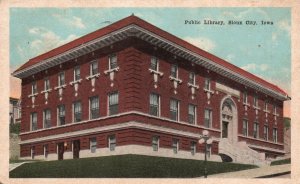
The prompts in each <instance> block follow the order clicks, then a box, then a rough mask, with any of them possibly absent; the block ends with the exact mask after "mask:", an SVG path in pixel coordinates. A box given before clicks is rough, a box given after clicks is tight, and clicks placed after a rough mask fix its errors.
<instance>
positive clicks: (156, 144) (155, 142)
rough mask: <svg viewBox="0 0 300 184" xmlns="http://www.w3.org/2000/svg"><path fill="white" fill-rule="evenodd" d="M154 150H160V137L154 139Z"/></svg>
mask: <svg viewBox="0 0 300 184" xmlns="http://www.w3.org/2000/svg"><path fill="white" fill-rule="evenodd" d="M152 148H153V151H158V148H159V137H158V136H153V137H152Z"/></svg>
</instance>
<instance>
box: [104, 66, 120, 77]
mask: <svg viewBox="0 0 300 184" xmlns="http://www.w3.org/2000/svg"><path fill="white" fill-rule="evenodd" d="M119 70H120V68H119V67H116V68H113V69H109V70H105V71H104V74H105V75H107V74H109V73H111V72H118V71H119Z"/></svg>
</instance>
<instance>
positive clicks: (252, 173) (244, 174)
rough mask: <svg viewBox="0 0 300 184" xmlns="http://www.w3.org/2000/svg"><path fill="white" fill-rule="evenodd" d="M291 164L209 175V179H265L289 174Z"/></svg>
mask: <svg viewBox="0 0 300 184" xmlns="http://www.w3.org/2000/svg"><path fill="white" fill-rule="evenodd" d="M290 171H291V164H284V165H274V166H264V167H260V168H257V169H248V170H243V171H237V172H229V173H222V174H214V175H209V176H208V178H264V177H268V176H272V175H280V174H284V173H289V172H290Z"/></svg>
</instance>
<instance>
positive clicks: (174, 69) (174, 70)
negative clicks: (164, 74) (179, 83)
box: [171, 65, 178, 78]
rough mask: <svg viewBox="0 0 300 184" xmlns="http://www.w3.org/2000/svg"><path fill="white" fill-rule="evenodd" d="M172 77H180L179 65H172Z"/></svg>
mask: <svg viewBox="0 0 300 184" xmlns="http://www.w3.org/2000/svg"><path fill="white" fill-rule="evenodd" d="M171 77H173V78H177V77H178V66H177V65H172V66H171Z"/></svg>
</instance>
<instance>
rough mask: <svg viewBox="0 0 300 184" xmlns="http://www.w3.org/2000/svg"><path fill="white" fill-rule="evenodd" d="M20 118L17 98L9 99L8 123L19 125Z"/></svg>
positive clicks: (19, 105)
mask: <svg viewBox="0 0 300 184" xmlns="http://www.w3.org/2000/svg"><path fill="white" fill-rule="evenodd" d="M20 118H21V101H20V99H18V98H13V97H10V98H9V123H10V124H15V123H19V122H20Z"/></svg>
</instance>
